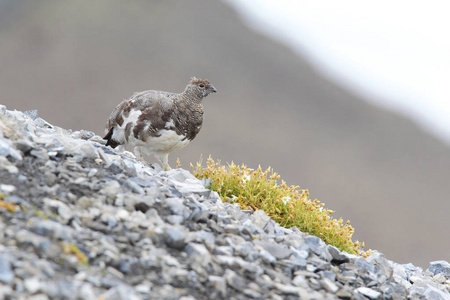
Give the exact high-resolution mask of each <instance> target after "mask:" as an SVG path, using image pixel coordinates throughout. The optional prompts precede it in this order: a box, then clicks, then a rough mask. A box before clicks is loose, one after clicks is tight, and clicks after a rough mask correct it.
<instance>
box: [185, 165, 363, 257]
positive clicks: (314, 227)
mask: <svg viewBox="0 0 450 300" xmlns="http://www.w3.org/2000/svg"><path fill="white" fill-rule="evenodd" d="M191 168H193V169H194V166H192V165H191ZM193 173H194V176H196V177H197V178H210V179H212V183H211V185H210V187H209V188H210V189H211V190H214V191H216V192H218V193H219V195H220V196H221V197H222V199H223V200H224V201H229V202H232V203H239V205H240V207H241V208H243V209H253V210H259V209H261V210H264V211H265V213H266V214H267V215H268V216H270V217H271V218H272V219H273V220H275V221H276V222H278V223H279V224H280V225H281V226H284V227H287V228H289V227H293V226H296V227H297V228H298V229H300V230H301V231H303V232H307V233H309V234H311V235H315V236H318V237H320V238H321V239H322V240H323V241H325V242H326V243H327V244H330V245H333V246H335V247H337V248H338V249H340V250H343V251H346V252H348V253H351V254H360V255H364V254H366V253H364V252H361V253H360V251H361V250H362V249H363V248H364V242H362V243H360V242H358V241H356V242H353V241H352V235H353V232H354V229H353V227H352V226H351V225H350V222H349V221H347V222H346V223H345V224H344V223H343V220H342V219H339V220H336V219H334V218H332V217H331V214H332V213H333V211H332V210H329V209H325V208H324V204H323V203H320V202H319V201H318V200H313V201H312V200H310V199H309V192H308V190H301V189H299V187H298V186H288V185H286V183H285V182H284V181H283V180H282V181H281V184H279V180H280V176H279V175H278V174H277V173H275V172H273V170H272V169H271V168H270V167H269V168H268V169H267V170H265V171H263V170H262V169H261V167H259V168H258V169H256V170H254V169H249V168H247V167H246V166H245V165H242V166H237V165H235V164H234V163H231V164H228V165H227V166H222V165H221V164H220V161H217V162H215V161H214V160H213V159H212V158H211V157H209V158H208V161H207V165H206V167H203V166H202V163H201V162H199V163H197V166H196V168H195V169H194V172H193Z"/></svg>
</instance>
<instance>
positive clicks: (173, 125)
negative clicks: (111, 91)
mask: <svg viewBox="0 0 450 300" xmlns="http://www.w3.org/2000/svg"><path fill="white" fill-rule="evenodd" d="M216 92H217V90H216V88H215V87H214V86H213V85H212V84H211V83H210V82H209V81H208V80H207V79H198V78H196V77H191V80H190V82H189V83H188V85H187V86H186V88H185V90H184V91H183V92H182V93H170V92H164V91H157V90H147V91H142V92H137V93H135V94H133V95H132V96H131V97H130V98H129V99H126V100H124V101H122V102H121V103H120V104H119V105H117V106H116V108H115V109H114V110H113V111H112V113H111V115H110V117H109V119H108V121H107V123H106V126H105V136H104V138H103V139H104V140H106V146H111V147H112V148H116V147H118V146H120V147H119V148H118V149H121V150H124V149H125V146H126V145H129V146H130V147H131V148H132V151H133V153H134V154H135V156H136V157H137V158H138V159H140V160H142V161H144V162H145V160H144V157H143V154H147V155H154V156H155V157H156V159H157V160H158V161H159V162H160V163H161V164H162V166H163V168H164V169H165V170H166V171H167V170H170V169H171V168H170V166H169V162H168V161H169V153H171V152H173V151H175V150H178V149H181V148H184V147H185V146H187V145H188V144H189V142H190V141H192V140H193V139H194V138H195V137H196V136H197V134H198V133H199V131H200V129H201V127H202V123H203V103H202V100H203V98H205V97H206V96H208V95H209V94H211V93H216Z"/></svg>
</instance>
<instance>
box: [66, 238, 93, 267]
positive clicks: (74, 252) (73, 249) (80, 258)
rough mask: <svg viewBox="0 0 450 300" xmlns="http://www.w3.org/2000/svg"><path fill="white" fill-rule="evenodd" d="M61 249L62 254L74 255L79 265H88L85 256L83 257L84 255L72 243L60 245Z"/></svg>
mask: <svg viewBox="0 0 450 300" xmlns="http://www.w3.org/2000/svg"><path fill="white" fill-rule="evenodd" d="M62 249H63V252H64V254H66V255H75V257H76V258H77V259H78V261H79V262H80V263H82V264H83V265H88V263H89V261H88V259H87V257H86V255H84V253H83V252H82V251H81V250H80V249H79V248H78V247H77V246H76V245H74V244H72V243H64V244H63V245H62Z"/></svg>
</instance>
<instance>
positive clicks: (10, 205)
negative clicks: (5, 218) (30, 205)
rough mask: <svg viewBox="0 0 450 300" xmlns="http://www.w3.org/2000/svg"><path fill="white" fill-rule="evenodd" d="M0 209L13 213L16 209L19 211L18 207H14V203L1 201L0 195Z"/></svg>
mask: <svg viewBox="0 0 450 300" xmlns="http://www.w3.org/2000/svg"><path fill="white" fill-rule="evenodd" d="M0 207H2V208H4V209H7V210H9V211H10V212H15V211H16V209H19V206H17V205H15V204H14V203H9V202H6V201H3V199H2V197H1V195H0Z"/></svg>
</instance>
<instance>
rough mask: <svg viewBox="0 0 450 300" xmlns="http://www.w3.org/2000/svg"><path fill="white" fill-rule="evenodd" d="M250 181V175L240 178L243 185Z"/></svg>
mask: <svg viewBox="0 0 450 300" xmlns="http://www.w3.org/2000/svg"><path fill="white" fill-rule="evenodd" d="M250 179H252V178H251V177H250V175H244V176H242V182H243V183H244V184H245V183H247V181H249V180H250Z"/></svg>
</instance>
